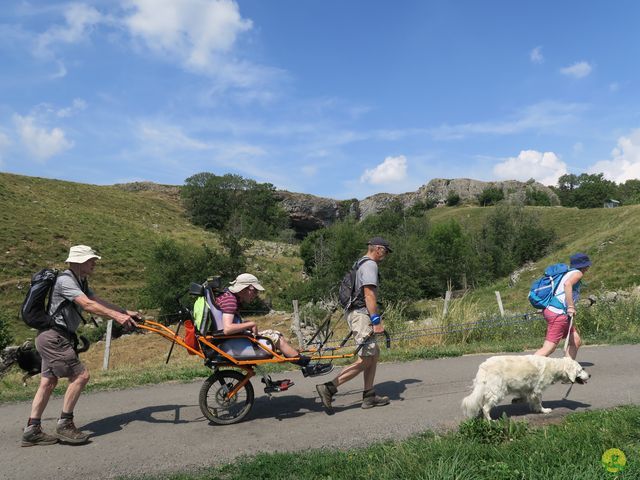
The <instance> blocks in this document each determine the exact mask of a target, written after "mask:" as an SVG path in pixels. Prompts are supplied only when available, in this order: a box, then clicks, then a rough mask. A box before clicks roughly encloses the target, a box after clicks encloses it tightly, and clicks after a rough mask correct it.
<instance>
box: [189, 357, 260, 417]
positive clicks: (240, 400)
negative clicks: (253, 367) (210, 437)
mask: <svg viewBox="0 0 640 480" xmlns="http://www.w3.org/2000/svg"><path fill="white" fill-rule="evenodd" d="M244 378H245V375H243V374H242V373H240V372H238V371H236V370H228V369H227V370H218V371H217V372H215V373H214V374H213V375H211V376H210V377H209V378H207V379H206V380H205V381H204V383H203V384H202V388H201V389H200V410H202V413H203V415H204V416H205V417H207V419H208V420H210V421H211V422H213V423H217V424H219V425H230V424H232V423H237V422H239V421H241V420H242V419H243V418H244V417H246V416H247V414H248V413H249V412H250V411H251V407H252V406H253V386H252V385H251V382H246V383H245V384H244V385H243V386H242V387H241V388H240V389H239V390H238V391H237V392H235V395H233V396H232V397H231V398H229V393H230V392H233V391H234V389H235V388H236V387H237V386H238V384H239V383H240V382H242V381H243V380H244Z"/></svg>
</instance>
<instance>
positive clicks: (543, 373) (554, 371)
mask: <svg viewBox="0 0 640 480" xmlns="http://www.w3.org/2000/svg"><path fill="white" fill-rule="evenodd" d="M589 377H590V375H589V374H588V373H587V372H586V371H585V370H583V368H582V366H580V364H579V363H578V362H576V361H575V360H573V359H571V358H569V357H564V358H549V357H541V356H538V355H505V356H496V357H491V358H488V359H487V360H485V361H484V362H482V363H481V364H480V366H479V367H478V373H477V374H476V378H475V379H474V380H473V392H471V395H469V396H467V397H465V398H464V400H462V412H463V413H464V415H465V416H466V417H468V418H473V417H477V416H479V414H480V412H482V414H483V415H484V418H486V419H487V420H491V416H490V415H489V412H490V411H491V409H492V408H493V407H495V406H496V405H497V404H498V403H499V402H500V401H501V400H502V399H503V398H504V397H506V396H507V395H516V396H517V397H519V398H523V399H526V401H527V402H528V403H529V405H530V407H531V409H532V410H533V411H534V412H538V413H549V412H551V409H550V408H543V407H542V401H541V395H542V391H543V390H544V389H545V388H547V387H548V386H549V385H551V384H553V383H556V382H558V381H564V382H571V383H574V382H578V383H585V382H586V380H587V379H588V378H589Z"/></svg>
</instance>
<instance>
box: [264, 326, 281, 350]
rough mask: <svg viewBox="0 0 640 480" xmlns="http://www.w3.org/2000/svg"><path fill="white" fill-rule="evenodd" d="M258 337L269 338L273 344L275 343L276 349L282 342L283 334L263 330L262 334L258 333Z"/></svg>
mask: <svg viewBox="0 0 640 480" xmlns="http://www.w3.org/2000/svg"><path fill="white" fill-rule="evenodd" d="M258 336H260V337H267V338H268V339H269V340H271V343H273V346H274V347H275V348H278V342H280V339H281V338H282V334H281V333H280V332H279V331H277V330H262V331H261V332H258Z"/></svg>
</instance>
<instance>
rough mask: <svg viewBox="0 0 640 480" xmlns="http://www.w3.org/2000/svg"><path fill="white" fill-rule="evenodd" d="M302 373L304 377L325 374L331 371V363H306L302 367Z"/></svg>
mask: <svg viewBox="0 0 640 480" xmlns="http://www.w3.org/2000/svg"><path fill="white" fill-rule="evenodd" d="M301 370H302V375H303V376H305V377H317V376H320V375H326V374H327V373H330V372H331V371H333V364H332V363H314V364H313V365H307V366H306V367H302V369H301Z"/></svg>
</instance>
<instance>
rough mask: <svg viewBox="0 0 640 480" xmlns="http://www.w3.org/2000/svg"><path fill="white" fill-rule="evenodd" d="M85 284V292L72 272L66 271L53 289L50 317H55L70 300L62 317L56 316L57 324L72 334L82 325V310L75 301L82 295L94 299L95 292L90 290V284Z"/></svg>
mask: <svg viewBox="0 0 640 480" xmlns="http://www.w3.org/2000/svg"><path fill="white" fill-rule="evenodd" d="M84 284H85V290H84V291H82V287H81V285H79V284H78V281H77V280H76V277H75V276H74V274H73V273H72V272H71V270H65V271H64V272H62V273H61V274H59V275H58V279H57V280H56V284H55V285H54V287H53V292H52V293H51V306H50V307H49V315H53V313H54V312H55V311H56V309H57V308H58V307H59V306H60V304H61V303H62V302H64V301H65V300H69V303H67V304H66V305H65V306H64V307H62V310H61V314H62V315H60V314H59V315H57V316H56V318H55V322H56V324H58V325H60V326H61V327H63V328H66V329H67V330H69V331H70V332H75V331H76V330H77V329H78V327H79V326H80V324H81V323H82V317H81V312H82V308H81V307H80V306H79V305H77V304H75V303H74V302H73V301H74V300H75V299H76V297H79V296H80V295H86V296H87V297H90V298H91V297H93V291H92V290H91V289H90V288H89V284H88V283H87V282H86V281H85V282H84Z"/></svg>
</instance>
